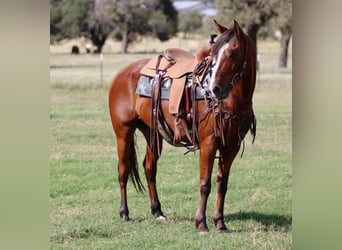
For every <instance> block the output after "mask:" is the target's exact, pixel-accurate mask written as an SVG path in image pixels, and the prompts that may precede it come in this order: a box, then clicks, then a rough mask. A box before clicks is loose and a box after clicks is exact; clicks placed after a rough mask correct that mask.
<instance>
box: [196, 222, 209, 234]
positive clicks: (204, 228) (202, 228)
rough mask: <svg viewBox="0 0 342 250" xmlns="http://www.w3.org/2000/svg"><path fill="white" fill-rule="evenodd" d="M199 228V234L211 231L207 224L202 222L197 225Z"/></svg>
mask: <svg viewBox="0 0 342 250" xmlns="http://www.w3.org/2000/svg"><path fill="white" fill-rule="evenodd" d="M197 229H198V233H199V235H205V234H207V233H209V228H208V227H207V225H206V224H205V223H201V224H199V225H198V226H197Z"/></svg>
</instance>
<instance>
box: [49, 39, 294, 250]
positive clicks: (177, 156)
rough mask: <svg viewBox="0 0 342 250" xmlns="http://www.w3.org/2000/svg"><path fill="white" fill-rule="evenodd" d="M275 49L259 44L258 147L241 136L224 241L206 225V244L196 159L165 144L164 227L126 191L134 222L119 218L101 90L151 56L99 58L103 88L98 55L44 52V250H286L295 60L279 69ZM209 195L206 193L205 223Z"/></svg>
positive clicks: (141, 198)
mask: <svg viewBox="0 0 342 250" xmlns="http://www.w3.org/2000/svg"><path fill="white" fill-rule="evenodd" d="M179 44H180V42H179ZM168 45H169V44H164V46H166V47H167V46H168ZM278 48H279V44H278V43H277V42H270V41H267V42H266V41H260V42H259V48H258V49H259V53H260V56H261V60H262V61H261V69H260V75H259V77H260V78H259V79H258V81H257V87H256V91H255V95H254V110H255V115H256V117H257V137H256V140H255V143H254V145H251V136H250V135H249V134H248V135H247V136H246V149H245V152H244V155H243V157H242V158H240V157H237V158H236V159H235V161H234V163H233V167H232V170H231V176H230V183H229V187H228V194H227V198H226V203H225V220H226V222H227V226H228V227H229V229H230V233H227V234H220V233H218V232H216V231H215V230H214V227H213V224H212V223H211V221H210V222H209V223H208V225H209V229H210V233H209V234H207V235H204V236H200V235H199V234H198V233H197V231H196V229H195V222H194V216H195V212H196V208H197V202H198V196H199V190H198V187H199V183H198V159H197V156H196V155H194V154H187V155H184V153H185V152H186V150H185V149H182V148H174V147H171V146H169V145H168V144H166V143H164V145H165V147H164V151H163V154H162V157H161V158H160V160H159V168H158V176H157V185H158V191H159V196H160V197H159V198H160V200H161V203H162V208H163V211H164V213H165V215H166V216H167V218H168V221H167V222H166V223H163V222H160V221H156V220H155V219H154V218H153V216H152V215H151V214H150V205H149V199H148V194H147V193H145V194H139V193H137V192H136V191H135V189H134V187H133V185H132V183H131V182H130V183H129V184H128V205H129V208H130V217H131V221H129V222H128V223H125V222H122V221H121V220H120V218H119V204H120V197H119V185H118V182H117V156H116V147H115V145H116V141H115V137H114V133H113V131H112V128H111V123H110V119H109V113H108V107H107V88H108V85H109V81H110V79H111V78H112V77H113V76H114V75H115V73H116V72H117V71H118V70H119V69H120V68H122V67H123V66H125V65H126V64H128V63H130V62H133V61H135V60H137V59H139V58H144V57H149V56H152V55H151V54H144V53H138V54H134V53H132V54H128V55H121V54H117V53H105V54H104V61H103V82H101V76H100V61H99V57H98V55H86V54H81V55H79V56H71V55H70V54H69V53H68V51H65V53H63V51H62V50H60V51H58V49H55V50H53V49H51V51H52V53H51V57H50V86H51V88H50V145H51V147H50V242H51V249H290V248H291V241H292V226H291V225H292V214H291V197H292V192H291V182H292V181H291V179H292V171H291V168H292V95H291V94H292V67H291V62H292V60H291V59H292V57H291V56H292V55H291V53H290V58H289V67H288V68H287V69H283V70H280V69H277V67H276V65H277V58H278ZM185 49H187V48H186V47H185ZM139 51H141V48H139ZM137 139H138V146H139V150H138V159H139V165H140V174H141V176H142V177H143V168H142V159H143V157H144V151H145V142H144V141H143V139H142V136H141V134H140V133H139V132H138V133H137ZM215 170H216V169H215V168H214V174H213V177H215V176H216V174H215ZM143 180H144V183H146V181H145V179H144V178H143ZM212 181H213V184H214V181H215V178H213V180H212ZM145 186H146V185H145ZM215 191H216V190H215V185H213V188H212V193H211V195H210V197H209V201H208V209H207V217H208V220H210V219H211V218H210V217H211V215H212V214H213V206H214V197H215Z"/></svg>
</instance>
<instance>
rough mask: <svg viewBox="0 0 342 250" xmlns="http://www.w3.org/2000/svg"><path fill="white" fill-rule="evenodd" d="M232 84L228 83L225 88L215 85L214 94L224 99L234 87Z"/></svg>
mask: <svg viewBox="0 0 342 250" xmlns="http://www.w3.org/2000/svg"><path fill="white" fill-rule="evenodd" d="M233 87H234V86H233V85H232V84H227V85H226V86H224V87H223V88H222V87H220V86H218V85H215V86H214V88H213V89H212V93H213V96H214V97H215V98H217V99H224V98H226V97H227V96H228V94H229V92H230V91H231V90H232V89H233Z"/></svg>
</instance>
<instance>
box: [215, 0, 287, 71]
mask: <svg viewBox="0 0 342 250" xmlns="http://www.w3.org/2000/svg"><path fill="white" fill-rule="evenodd" d="M217 7H218V10H219V11H218V16H219V19H220V21H221V22H226V23H229V22H231V21H232V19H236V20H237V21H238V22H239V23H240V24H241V26H243V27H244V28H245V29H246V30H247V33H248V35H249V36H250V37H251V38H252V40H253V41H254V43H255V46H256V48H257V37H258V33H259V31H260V29H261V28H265V27H268V29H269V30H268V32H270V30H272V31H274V30H275V29H278V30H280V31H281V33H282V37H281V41H280V47H281V52H280V57H279V67H286V62H287V51H288V44H289V41H290V38H291V33H292V31H291V19H292V0H283V1H276V0H231V1H230V2H227V1H225V0H217ZM270 27H271V28H270Z"/></svg>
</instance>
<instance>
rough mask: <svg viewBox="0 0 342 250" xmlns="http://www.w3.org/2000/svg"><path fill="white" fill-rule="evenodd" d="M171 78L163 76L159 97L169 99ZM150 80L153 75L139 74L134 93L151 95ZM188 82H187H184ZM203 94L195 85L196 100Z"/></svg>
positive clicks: (200, 98)
mask: <svg viewBox="0 0 342 250" xmlns="http://www.w3.org/2000/svg"><path fill="white" fill-rule="evenodd" d="M172 80H173V79H171V78H164V79H163V81H162V85H161V93H160V95H161V99H163V100H169V99H170V89H171V85H172ZM152 81H153V77H150V76H145V75H141V76H140V78H139V80H138V84H137V88H136V89H135V93H136V94H138V95H141V96H145V97H149V98H151V97H152ZM186 84H188V83H186ZM203 99H204V96H203V94H202V92H201V88H200V87H198V86H196V100H203Z"/></svg>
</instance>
